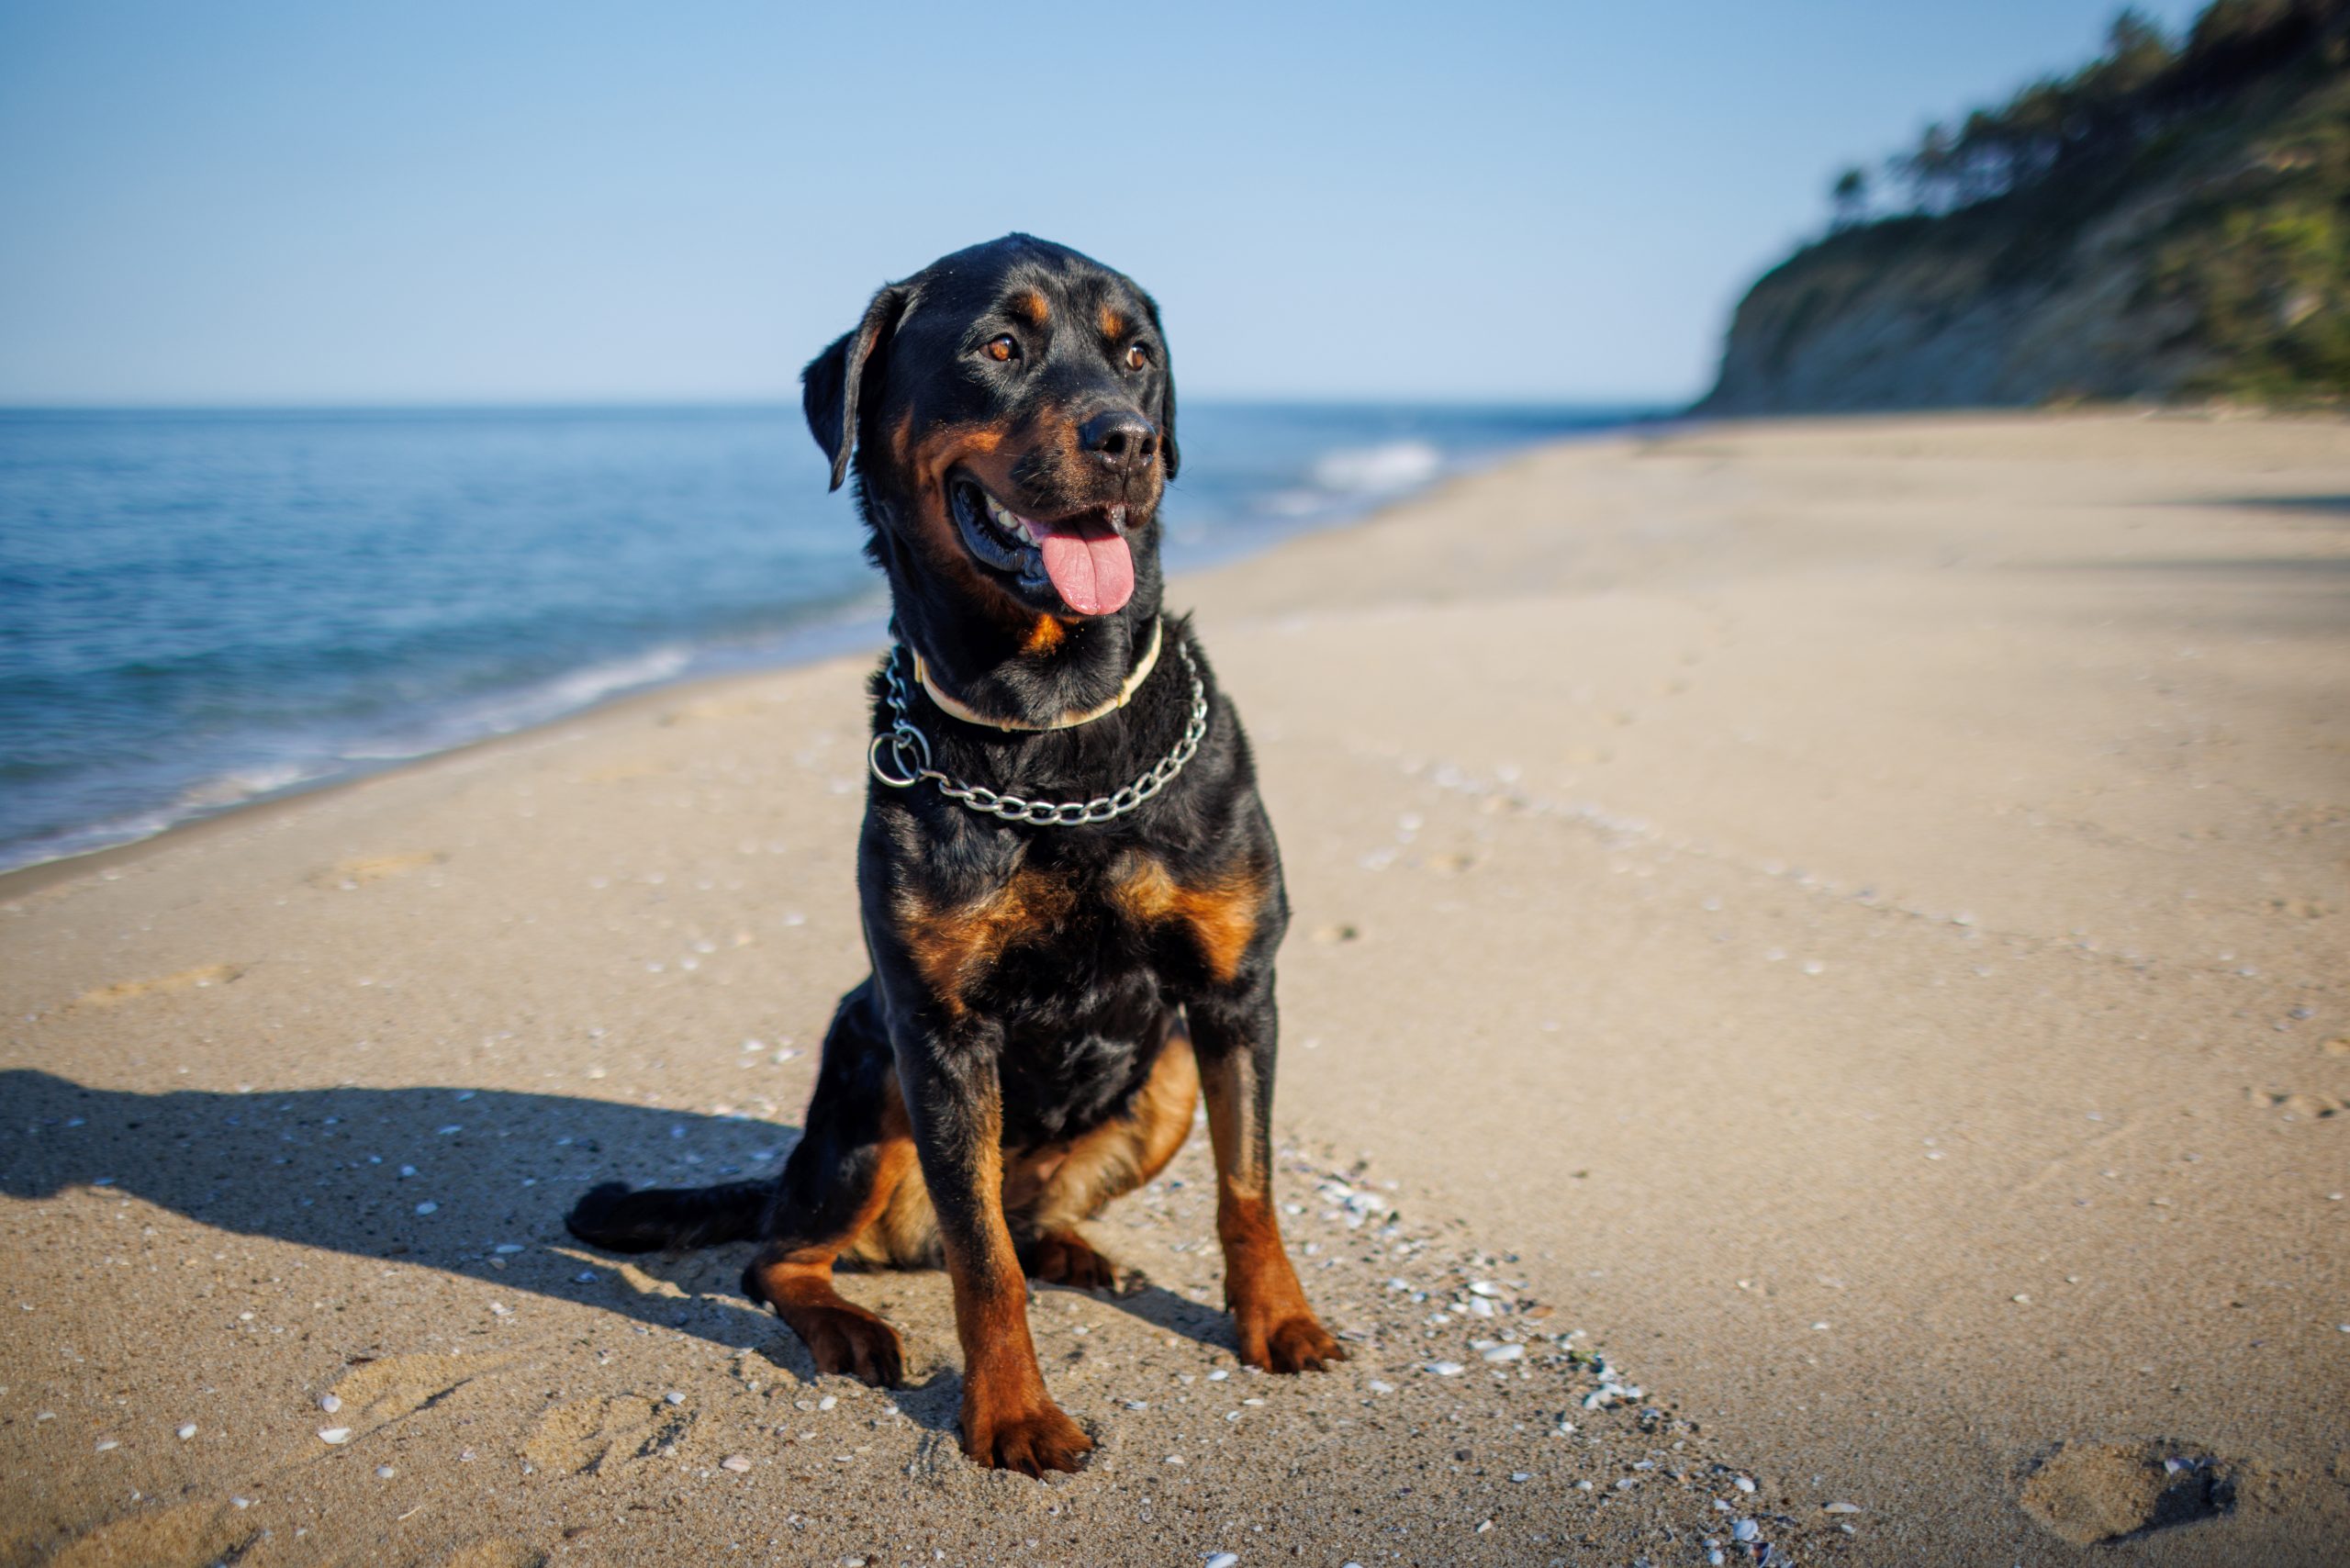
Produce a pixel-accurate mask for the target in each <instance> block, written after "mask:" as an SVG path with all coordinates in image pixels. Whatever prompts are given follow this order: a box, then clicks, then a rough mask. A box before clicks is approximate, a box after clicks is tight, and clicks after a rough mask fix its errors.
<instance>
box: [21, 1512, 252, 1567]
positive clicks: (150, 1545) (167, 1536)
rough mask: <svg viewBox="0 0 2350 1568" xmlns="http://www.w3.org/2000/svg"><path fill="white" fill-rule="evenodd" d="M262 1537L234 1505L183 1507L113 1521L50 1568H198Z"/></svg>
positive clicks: (57, 1558)
mask: <svg viewBox="0 0 2350 1568" xmlns="http://www.w3.org/2000/svg"><path fill="white" fill-rule="evenodd" d="M260 1533H261V1526H260V1525H258V1524H256V1523H253V1522H252V1520H251V1516H250V1515H248V1514H246V1513H245V1512H244V1511H243V1510H242V1509H241V1508H239V1507H237V1506H235V1505H234V1504H231V1503H225V1502H208V1503H180V1504H176V1505H174V1506H170V1507H162V1508H148V1509H142V1510H141V1511H140V1512H138V1513H134V1514H129V1515H125V1516H124V1517H123V1518H117V1519H110V1520H108V1521H107V1522H106V1523H105V1524H102V1525H100V1526H98V1527H97V1528H96V1529H93V1530H89V1531H86V1532H85V1533H84V1534H83V1535H81V1536H78V1537H76V1538H75V1539H74V1540H72V1541H69V1542H68V1543H67V1544H66V1547H65V1550H64V1551H60V1552H59V1553H58V1554H57V1555H56V1556H54V1557H52V1558H50V1560H49V1568H161V1565H162V1564H167V1563H170V1564H177V1563H186V1564H189V1565H191V1568H193V1565H194V1564H196V1563H206V1562H221V1561H223V1560H233V1559H235V1558H237V1557H239V1556H241V1555H242V1554H243V1552H244V1551H245V1549H246V1548H247V1547H248V1546H249V1545H251V1544H252V1539H253V1537H255V1536H257V1535H259V1534H260Z"/></svg>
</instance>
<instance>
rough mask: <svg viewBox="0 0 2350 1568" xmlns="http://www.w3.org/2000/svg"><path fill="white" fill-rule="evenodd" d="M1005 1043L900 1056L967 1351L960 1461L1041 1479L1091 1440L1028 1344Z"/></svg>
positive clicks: (943, 1043)
mask: <svg viewBox="0 0 2350 1568" xmlns="http://www.w3.org/2000/svg"><path fill="white" fill-rule="evenodd" d="M999 1044H1000V1042H999V1041H998V1040H996V1039H994V1038H990V1037H988V1036H986V1035H985V1034H984V1033H982V1032H981V1031H979V1030H977V1029H971V1030H968V1031H961V1030H958V1031H956V1032H954V1033H953V1034H951V1035H942V1036H932V1037H929V1038H926V1039H923V1040H920V1041H917V1042H914V1043H913V1045H912V1048H907V1047H900V1048H899V1050H898V1053H897V1056H898V1077H899V1081H900V1082H901V1084H903V1085H904V1088H905V1091H906V1108H907V1111H908V1113H909V1114H910V1115H911V1116H912V1121H913V1131H914V1148H915V1149H916V1151H917V1152H918V1153H919V1155H920V1157H921V1159H922V1173H923V1182H924V1183H925V1184H926V1185H927V1186H928V1187H929V1188H930V1200H931V1204H932V1206H933V1207H934V1209H936V1211H937V1214H938V1236H939V1240H940V1241H941V1242H942V1243H943V1244H944V1246H945V1249H946V1271H947V1273H948V1275H949V1276H950V1277H951V1278H952V1279H953V1281H954V1285H955V1332H956V1336H957V1338H959V1339H961V1340H962V1342H963V1451H964V1452H965V1453H967V1454H968V1455H969V1456H970V1457H971V1458H972V1459H973V1460H975V1461H977V1462H979V1463H980V1464H984V1465H989V1466H993V1467H997V1468H1001V1469H1005V1470H1018V1471H1024V1472H1025V1473H1028V1474H1030V1475H1042V1474H1043V1473H1045V1472H1046V1471H1047V1470H1075V1469H1076V1468H1077V1467H1078V1462H1079V1461H1080V1459H1082V1458H1083V1457H1084V1455H1085V1454H1086V1453H1087V1452H1088V1451H1089V1450H1091V1449H1092V1447H1093V1439H1091V1438H1089V1437H1087V1436H1086V1435H1085V1433H1084V1432H1083V1431H1082V1430H1081V1429H1080V1428H1079V1427H1078V1424H1077V1423H1076V1422H1074V1421H1072V1420H1070V1419H1069V1417H1068V1416H1066V1415H1064V1414H1063V1413H1062V1412H1061V1408H1060V1406H1057V1405H1055V1404H1054V1403H1053V1401H1052V1396H1051V1395H1050V1394H1046V1392H1045V1376H1044V1373H1043V1372H1042V1371H1041V1370H1040V1369H1039V1368H1038V1367H1037V1365H1036V1346H1035V1341H1034V1340H1032V1339H1031V1338H1029V1336H1028V1283H1027V1281H1026V1280H1025V1279H1024V1278H1023V1277H1022V1274H1021V1268H1020V1260H1019V1257H1018V1255H1017V1254H1016V1253H1015V1252H1014V1251H1013V1245H1012V1232H1011V1230H1010V1228H1009V1227H1008V1226H1006V1225H1005V1224H1004V1219H1003V1146H1002V1138H1003V1103H1002V1092H1001V1087H1000V1083H999V1080H998V1077H997V1073H996V1054H997V1050H998V1048H999Z"/></svg>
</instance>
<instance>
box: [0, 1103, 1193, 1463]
mask: <svg viewBox="0 0 2350 1568" xmlns="http://www.w3.org/2000/svg"><path fill="white" fill-rule="evenodd" d="M798 1138H799V1131H798V1129H796V1128H792V1127H788V1126H778V1125H776V1124H774V1123H771V1122H762V1121H757V1120H755V1119H752V1118H749V1117H734V1116H716V1115H705V1114H697V1113H694V1112H686V1111H664V1110H657V1109H655V1108H652V1107H649V1106H638V1105H619V1104H613V1103H610V1102H608V1101H602V1100H579V1099H573V1098H570V1097H568V1096H565V1095H560V1094H521V1093H512V1092H507V1091H504V1090H494V1089H481V1090H474V1089H453V1088H452V1089H437V1088H431V1089H426V1088H419V1089H356V1088H346V1089H300V1090H278V1091H271V1090H260V1089H256V1090H254V1091H252V1092H247V1093H235V1094H220V1093H213V1092H204V1091H196V1090H181V1091H175V1092H168V1093H162V1094H140V1093H135V1092H128V1091H123V1090H112V1089H93V1088H87V1087H84V1085H82V1084H78V1083H75V1082H73V1081H71V1080H68V1079H63V1078H59V1077H56V1076H54V1075H52V1074H50V1073H46V1072H39V1071H33V1070H6V1071H0V1193H6V1195H8V1196H9V1197H11V1198H17V1199H20V1200H35V1199H41V1198H49V1197H54V1196H56V1195H57V1194H58V1193H62V1192H65V1191H67V1190H69V1189H73V1188H77V1187H81V1188H95V1189H100V1190H104V1191H109V1192H117V1193H128V1194H130V1195H133V1196H136V1197H138V1198H140V1199H142V1200H144V1201H146V1202H148V1203H151V1204H158V1205H160V1206H162V1207H164V1208H168V1209H172V1210H173V1211H175V1212H177V1213H179V1214H183V1215H187V1216H188V1217H189V1218H191V1219H194V1220H196V1221H199V1222H201V1223H202V1224H204V1225H207V1226H213V1227H215V1228H217V1229H219V1230H224V1231H233V1232H238V1233H241V1234H243V1235H247V1236H266V1237H271V1238H275V1239H277V1240H280V1241H291V1242H295V1243H297V1244H298V1245H301V1246H305V1247H319V1248H326V1249H331V1250H333V1251H337V1252H348V1253H351V1254H353V1255H354V1256H357V1257H363V1258H377V1259H382V1260H386V1262H387V1263H390V1264H393V1265H396V1266H400V1267H407V1268H422V1269H438V1270H442V1271H446V1272H449V1273H453V1274H461V1275H464V1276H466V1277H468V1278H472V1279H478V1280H481V1281H484V1282H488V1283H492V1284H495V1285H496V1286H498V1288H499V1289H500V1290H502V1291H515V1292H525V1291H527V1292H532V1293H535V1294H540V1295H544V1296H551V1297H554V1299H556V1300H559V1301H568V1302H576V1303H580V1304H583V1305H590V1306H597V1307H601V1308H604V1309H606V1310H609V1311H611V1312H615V1313H618V1314H620V1315H621V1316H623V1317H627V1318H631V1319H633V1320H634V1322H635V1324H636V1326H637V1327H636V1331H637V1332H639V1333H646V1334H649V1333H652V1332H655V1330H674V1331H677V1332H679V1333H688V1334H693V1335H695V1336H697V1337H699V1338H705V1339H708V1340H711V1342H713V1343H716V1344H721V1345H724V1346H726V1347H728V1348H730V1349H740V1348H743V1347H746V1346H747V1347H750V1348H752V1349H754V1350H756V1351H758V1352H760V1353H762V1354H764V1355H765V1356H766V1357H767V1359H768V1360H769V1361H773V1362H775V1363H776V1364H777V1365H778V1366H779V1367H782V1368H784V1369H785V1370H787V1371H789V1372H791V1373H792V1374H793V1375H795V1376H796V1377H798V1378H799V1379H800V1380H801V1381H803V1382H812V1381H814V1379H815V1375H816V1373H815V1369H814V1366H813V1363H812V1362H811V1361H810V1360H809V1357H808V1352H807V1350H805V1348H804V1347H802V1346H801V1345H800V1341H799V1339H798V1338H797V1337H795V1336H794V1335H793V1334H792V1333H791V1332H790V1330H789V1329H788V1328H786V1327H784V1326H783V1325H782V1324H781V1323H779V1322H778V1321H777V1320H776V1319H775V1318H774V1317H773V1316H770V1315H769V1314H768V1313H767V1311H766V1310H765V1309H763V1308H759V1307H755V1306H754V1305H752V1304H751V1303H750V1302H749V1301H748V1300H747V1299H745V1298H744V1296H743V1295H742V1294H741V1293H740V1291H739V1290H738V1289H737V1284H736V1282H737V1279H738V1277H739V1276H740V1274H741V1271H742V1269H743V1265H744V1262H745V1261H747V1260H748V1258H749V1255H750V1249H749V1247H748V1246H733V1247H724V1248H715V1249H711V1250H709V1251H705V1252H695V1253H685V1254H657V1253H656V1254H649V1255H643V1256H639V1257H632V1258H627V1259H621V1258H616V1257H614V1256H611V1255H610V1254H605V1253H599V1252H597V1251H596V1250H594V1249H591V1248H588V1247H587V1246H585V1245H584V1244H582V1243H580V1242H579V1241H577V1240H576V1239H575V1238H573V1237H572V1236H571V1235H570V1234H569V1233H568V1232H566V1231H565V1229H564V1227H563V1217H564V1215H565V1213H566V1212H567V1211H568V1210H569V1209H570V1206H571V1204H573V1202H575V1201H576V1199H577V1198H578V1196H579V1194H581V1193H584V1192H586V1191H587V1190H588V1187H590V1186H591V1185H593V1184H595V1183H596V1182H602V1181H610V1180H613V1179H615V1178H617V1179H619V1180H622V1181H627V1182H630V1183H631V1184H632V1185H651V1184H656V1183H657V1184H659V1185H663V1186H680V1185H683V1186H692V1185H699V1184H703V1183H707V1182H718V1181H722V1180H727V1179H730V1178H735V1177H740V1176H744V1175H759V1174H765V1173H770V1172H772V1171H774V1170H777V1169H778V1168H779V1166H780V1164H781V1161H782V1159H783V1157H784V1156H785V1155H786V1154H787V1153H789V1151H790V1148H791V1146H792V1145H793V1144H794V1143H795V1142H796V1141H798ZM873 1277H876V1276H872V1275H868V1276H867V1278H873ZM1105 1299H1107V1300H1110V1301H1112V1302H1113V1303H1114V1304H1115V1305H1117V1306H1118V1307H1120V1308H1121V1309H1122V1310H1124V1311H1126V1312H1128V1313H1131V1314H1133V1315H1134V1316H1136V1317H1138V1318H1140V1319H1142V1320H1143V1321H1145V1322H1147V1323H1149V1324H1151V1325H1153V1326H1155V1327H1158V1328H1160V1329H1162V1330H1164V1331H1166V1332H1168V1333H1170V1334H1180V1335H1182V1336H1185V1337H1186V1338H1192V1339H1193V1340H1196V1341H1198V1342H1199V1343H1201V1344H1203V1345H1210V1346H1214V1347H1216V1348H1218V1349H1223V1350H1229V1349H1231V1347H1232V1335H1231V1327H1230V1324H1229V1321H1228V1320H1227V1319H1226V1318H1225V1315H1224V1314H1223V1313H1221V1312H1217V1311H1215V1310H1214V1309H1213V1308H1211V1307H1208V1306H1205V1305H1202V1304H1200V1303H1198V1302H1194V1301H1191V1300H1188V1299H1186V1298H1185V1297H1183V1296H1181V1295H1178V1294H1175V1293H1174V1292H1172V1291H1169V1290H1165V1289H1162V1288H1160V1287H1158V1286H1156V1285H1146V1286H1144V1287H1143V1288H1141V1289H1140V1290H1138V1291H1136V1292H1135V1293H1133V1294H1125V1295H1118V1296H1113V1297H1107V1298H1105ZM959 1386H960V1384H959V1380H958V1379H957V1377H956V1376H955V1375H954V1374H953V1373H951V1372H945V1371H942V1372H937V1373H934V1374H933V1375H932V1376H931V1377H930V1378H928V1379H927V1380H926V1381H925V1382H923V1383H921V1384H918V1385H909V1386H908V1387H907V1388H906V1389H904V1390H903V1391H902V1392H901V1395H900V1403H901V1406H902V1407H903V1408H904V1409H905V1410H906V1412H907V1414H908V1415H910V1416H912V1417H914V1418H915V1419H917V1420H918V1421H922V1422H923V1424H924V1425H927V1426H933V1427H944V1428H952V1427H953V1425H954V1421H955V1398H954V1397H953V1396H952V1395H953V1394H954V1393H955V1391H956V1390H957V1389H959Z"/></svg>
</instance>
